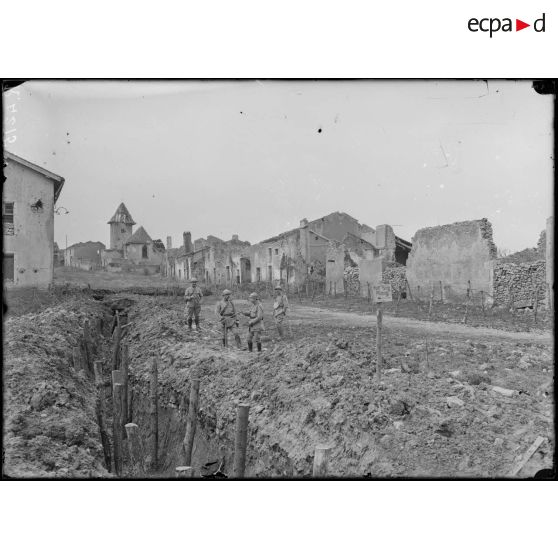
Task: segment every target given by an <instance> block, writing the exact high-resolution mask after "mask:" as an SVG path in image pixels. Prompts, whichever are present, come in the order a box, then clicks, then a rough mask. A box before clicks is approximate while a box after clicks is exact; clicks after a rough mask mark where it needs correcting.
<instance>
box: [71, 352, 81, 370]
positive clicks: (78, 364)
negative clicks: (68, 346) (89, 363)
mask: <svg viewBox="0 0 558 558" xmlns="http://www.w3.org/2000/svg"><path fill="white" fill-rule="evenodd" d="M72 357H73V361H74V370H76V372H77V371H78V370H81V369H82V368H83V366H82V362H81V351H80V349H79V347H74V348H73V349H72Z"/></svg>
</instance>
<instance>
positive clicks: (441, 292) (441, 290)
mask: <svg viewBox="0 0 558 558" xmlns="http://www.w3.org/2000/svg"><path fill="white" fill-rule="evenodd" d="M440 302H441V303H442V304H443V303H444V289H443V287H442V281H440Z"/></svg>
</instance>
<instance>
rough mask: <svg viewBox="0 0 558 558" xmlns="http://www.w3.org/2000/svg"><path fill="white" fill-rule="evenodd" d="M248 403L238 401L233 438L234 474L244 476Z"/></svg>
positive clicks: (237, 476)
mask: <svg viewBox="0 0 558 558" xmlns="http://www.w3.org/2000/svg"><path fill="white" fill-rule="evenodd" d="M249 412H250V405H246V404H244V403H240V404H239V405H238V407H237V408H236V431H235V439H234V469H233V471H234V476H235V477H236V478H239V479H241V478H244V470H245V467H246V447H247V444H248V414H249Z"/></svg>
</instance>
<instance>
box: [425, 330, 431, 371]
mask: <svg viewBox="0 0 558 558" xmlns="http://www.w3.org/2000/svg"><path fill="white" fill-rule="evenodd" d="M424 345H425V348H426V373H427V374H428V373H429V372H430V360H429V359H428V337H425V338H424Z"/></svg>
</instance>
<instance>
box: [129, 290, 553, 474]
mask: <svg viewBox="0 0 558 558" xmlns="http://www.w3.org/2000/svg"><path fill="white" fill-rule="evenodd" d="M206 302H207V303H208V304H207V305H206V306H205V308H204V313H203V318H204V331H203V332H202V333H201V334H200V335H198V334H196V333H192V334H189V333H187V332H186V331H185V327H184V321H183V313H182V312H183V311H182V305H181V303H179V302H178V303H173V302H172V301H171V302H169V303H167V304H164V305H162V304H161V303H159V302H157V301H155V300H154V299H150V300H148V299H143V300H141V301H138V303H137V304H136V305H135V306H134V307H133V308H132V310H131V314H130V316H131V320H132V322H134V326H133V332H132V333H131V353H132V355H133V356H132V371H133V374H135V375H137V376H138V378H143V380H144V381H146V380H147V374H148V368H149V366H150V360H149V358H150V356H152V355H153V354H155V353H156V352H158V353H159V356H160V362H161V366H160V368H161V371H160V378H161V383H162V385H163V391H164V392H165V393H166V395H167V399H168V401H169V403H170V404H171V405H173V406H175V407H176V409H177V412H178V413H179V414H182V415H185V403H184V402H181V401H180V397H181V395H180V394H182V395H184V394H186V395H187V393H188V389H189V379H190V377H191V376H192V375H197V376H199V377H201V378H202V383H201V385H202V387H201V396H200V397H201V405H202V414H203V423H204V425H206V426H205V428H204V436H205V438H206V439H207V438H212V439H214V440H220V443H219V444H214V447H212V448H211V451H209V453H207V452H206V454H205V455H204V456H203V457H204V459H205V458H207V459H209V460H220V459H221V458H224V457H225V458H227V460H228V461H229V462H230V457H231V455H230V452H231V450H232V445H233V437H232V433H233V430H234V420H235V405H236V404H237V403H238V402H250V403H251V406H252V407H251V415H250V428H251V430H250V435H251V444H250V452H249V458H248V469H249V474H251V475H253V476H260V475H261V476H275V475H287V476H308V475H310V474H311V470H312V458H313V452H314V447H315V446H316V445H317V444H320V443H330V444H331V445H332V446H333V447H334V449H333V454H332V461H331V464H330V471H331V473H332V474H333V475H337V476H366V475H371V476H411V477H416V476H434V477H438V476H449V477H453V476H468V477H493V476H506V475H508V474H509V472H510V471H511V470H512V469H513V466H514V464H515V463H516V462H517V461H518V460H520V459H521V457H522V455H523V453H524V452H525V450H527V448H528V447H529V446H530V445H531V443H532V442H533V441H534V440H535V438H536V437H537V436H539V435H540V436H544V437H546V438H548V440H549V442H548V443H545V444H544V446H543V447H541V450H540V451H539V452H538V453H537V454H536V455H535V456H534V457H533V458H532V460H531V461H530V462H529V464H528V465H527V466H526V467H525V468H524V470H523V471H522V473H521V475H523V476H529V475H532V474H534V473H535V472H536V471H538V470H539V469H542V468H545V467H550V466H551V463H552V454H553V447H554V434H553V418H552V412H553V405H552V399H553V387H552V386H553V382H552V377H553V364H552V346H551V336H550V334H549V333H546V334H527V333H514V332H498V331H496V330H486V331H485V330H482V329H476V328H470V327H467V326H461V325H457V324H456V325H454V326H447V325H446V326H443V327H442V326H441V325H440V324H425V323H423V322H416V321H413V320H408V319H401V318H399V319H390V318H389V317H388V318H387V319H386V323H385V331H384V349H383V356H384V359H385V360H384V363H383V365H384V368H385V370H386V372H385V374H384V377H383V380H382V381H381V382H378V381H376V380H375V379H374V377H373V370H374V369H375V362H376V357H375V325H374V324H375V320H374V319H373V318H372V317H370V316H360V315H357V314H351V313H338V312H334V311H325V310H323V309H316V308H311V307H307V306H300V305H298V304H297V303H296V302H294V303H293V311H292V315H291V318H290V326H289V328H288V329H289V330H290V338H289V339H287V340H285V341H283V342H281V341H279V340H278V337H277V333H276V331H275V329H274V326H273V323H272V320H271V319H270V315H271V304H270V303H269V302H265V303H264V308H265V311H266V317H267V318H266V330H267V331H266V335H265V338H264V339H265V341H264V349H265V350H264V352H263V353H262V354H260V355H258V354H257V353H254V354H250V353H248V352H245V351H237V350H236V349H223V348H222V347H221V346H220V333H219V330H218V327H217V326H216V324H215V318H214V316H213V315H212V311H211V305H210V304H209V301H206ZM211 302H213V301H211ZM237 304H238V305H240V306H242V305H244V304H246V303H245V302H243V301H237ZM147 317H149V318H148V319H147ZM244 329H245V328H244ZM241 330H242V326H241ZM243 333H244V332H243ZM427 346H428V356H427ZM494 386H497V387H500V388H505V389H509V390H513V393H512V394H511V395H503V394H502V393H501V392H498V391H495V390H494V389H493V387H494ZM173 424H174V425H175V426H176V424H175V423H174V422H173V421H171V420H169V427H170V428H172V425H173ZM177 428H178V430H179V431H180V432H176V433H174V434H173V436H172V437H173V438H174V441H175V443H177V442H179V441H180V434H182V435H183V429H184V428H183V425H182V427H177ZM201 444H202V442H201V441H200V445H201ZM203 444H204V445H207V444H206V442H205V441H204V442H203ZM174 458H175V462H174V463H173V462H168V463H166V466H167V467H168V468H169V472H170V471H171V470H172V467H173V466H176V465H177V464H180V463H179V458H178V456H177V455H175V456H174ZM229 472H230V469H229ZM521 475H520V476H521Z"/></svg>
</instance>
